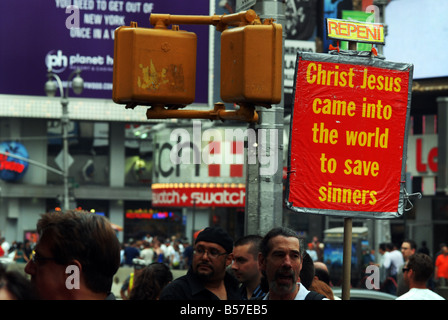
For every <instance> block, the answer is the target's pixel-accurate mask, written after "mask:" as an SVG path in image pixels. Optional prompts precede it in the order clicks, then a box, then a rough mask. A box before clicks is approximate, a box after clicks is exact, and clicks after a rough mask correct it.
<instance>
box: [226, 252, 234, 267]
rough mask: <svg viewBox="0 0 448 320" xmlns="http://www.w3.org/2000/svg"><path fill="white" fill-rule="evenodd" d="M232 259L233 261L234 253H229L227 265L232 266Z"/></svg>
mask: <svg viewBox="0 0 448 320" xmlns="http://www.w3.org/2000/svg"><path fill="white" fill-rule="evenodd" d="M232 261H233V253H229V254H228V255H227V258H226V267H227V266H230V265H231V264H232Z"/></svg>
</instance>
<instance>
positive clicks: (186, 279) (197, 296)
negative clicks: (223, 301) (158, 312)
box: [160, 269, 241, 300]
mask: <svg viewBox="0 0 448 320" xmlns="http://www.w3.org/2000/svg"><path fill="white" fill-rule="evenodd" d="M224 284H225V286H226V291H227V300H241V294H240V291H239V283H238V280H236V279H235V278H234V277H233V276H232V275H230V274H228V273H227V272H226V275H225V278H224ZM160 300H219V298H218V297H217V296H216V295H215V294H214V293H212V292H211V291H209V290H207V289H206V288H205V287H204V284H203V282H202V281H201V279H199V277H198V276H196V275H195V274H194V273H193V272H192V270H191V269H190V270H188V272H187V274H186V275H184V276H182V277H179V278H177V279H176V280H174V281H173V282H171V283H170V284H168V285H167V286H166V287H165V288H164V289H163V290H162V292H161V294H160Z"/></svg>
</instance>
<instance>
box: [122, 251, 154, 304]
mask: <svg viewBox="0 0 448 320" xmlns="http://www.w3.org/2000/svg"><path fill="white" fill-rule="evenodd" d="M132 263H133V267H134V270H133V271H132V272H131V273H130V274H129V276H127V277H126V279H125V280H124V282H123V284H122V285H121V289H120V296H121V299H123V300H129V297H130V295H131V291H132V289H133V288H134V283H135V279H136V278H137V277H138V276H139V275H140V273H142V271H143V269H144V268H145V267H146V266H148V265H149V264H150V263H151V262H147V261H146V260H144V259H139V258H134V259H133V260H132Z"/></svg>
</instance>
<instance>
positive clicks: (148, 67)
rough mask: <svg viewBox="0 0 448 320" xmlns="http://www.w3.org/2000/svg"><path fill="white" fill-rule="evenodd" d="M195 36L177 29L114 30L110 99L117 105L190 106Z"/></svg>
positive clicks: (175, 26) (133, 23)
mask: <svg viewBox="0 0 448 320" xmlns="http://www.w3.org/2000/svg"><path fill="white" fill-rule="evenodd" d="M196 46H197V36H196V34H195V33H193V32H187V31H181V30H179V27H178V26H177V25H173V28H172V29H171V30H170V29H167V28H165V27H156V28H151V29H150V28H139V27H138V26H137V23H136V22H131V25H130V26H122V27H119V28H117V29H116V30H115V43H114V72H113V91H112V99H113V101H114V102H116V103H120V104H130V103H132V104H140V105H155V104H163V105H164V104H170V105H178V106H185V105H187V104H190V103H193V102H194V99H195V85H196Z"/></svg>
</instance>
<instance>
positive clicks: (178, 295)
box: [160, 227, 241, 300]
mask: <svg viewBox="0 0 448 320" xmlns="http://www.w3.org/2000/svg"><path fill="white" fill-rule="evenodd" d="M232 250H233V240H232V238H231V237H230V236H229V234H228V233H227V232H226V231H225V230H223V229H222V228H220V227H208V228H205V229H204V230H203V231H201V232H200V233H199V234H198V236H197V238H196V241H195V243H194V253H193V263H192V266H191V268H190V269H189V270H188V272H187V274H186V275H184V276H181V277H179V278H177V279H175V280H174V281H173V282H171V283H170V284H168V285H167V286H166V287H165V288H164V289H163V290H162V293H161V295H160V300H240V299H241V295H240V292H239V288H238V287H239V283H238V280H237V279H236V278H235V277H234V276H233V275H231V274H230V273H229V272H226V269H227V267H228V266H229V265H230V264H231V263H232Z"/></svg>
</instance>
